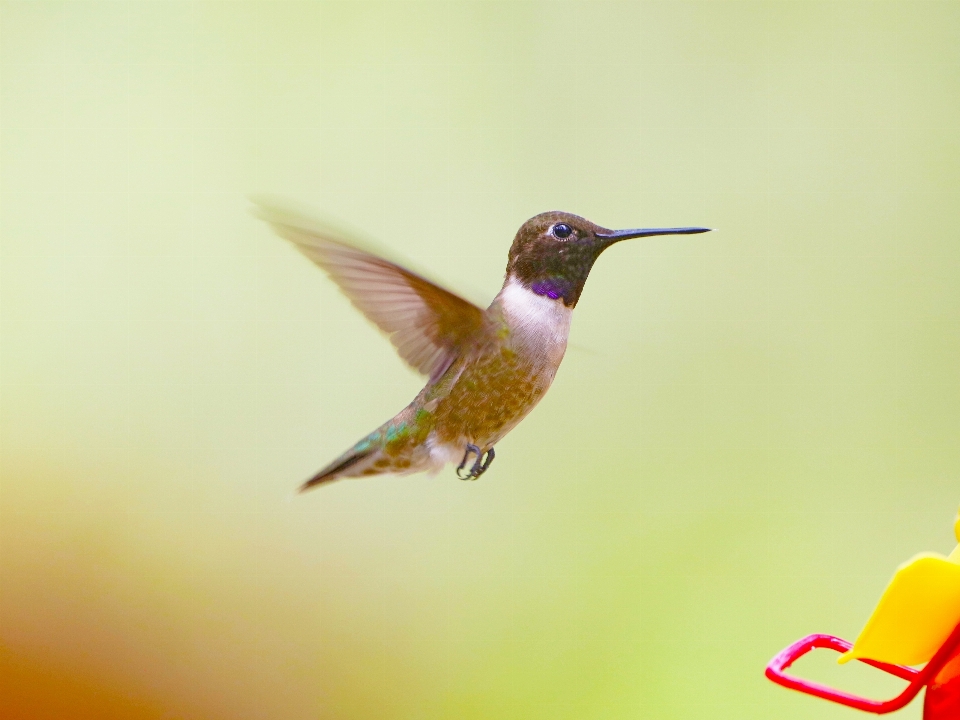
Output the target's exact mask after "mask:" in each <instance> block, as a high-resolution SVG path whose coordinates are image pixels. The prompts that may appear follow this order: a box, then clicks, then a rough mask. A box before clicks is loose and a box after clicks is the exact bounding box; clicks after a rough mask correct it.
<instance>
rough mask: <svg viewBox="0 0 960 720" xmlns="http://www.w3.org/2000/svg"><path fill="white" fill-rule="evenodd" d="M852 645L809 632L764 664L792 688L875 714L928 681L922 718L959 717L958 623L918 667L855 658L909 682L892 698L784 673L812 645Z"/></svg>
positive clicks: (888, 709) (901, 701)
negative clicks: (859, 693)
mask: <svg viewBox="0 0 960 720" xmlns="http://www.w3.org/2000/svg"><path fill="white" fill-rule="evenodd" d="M851 647H853V645H852V644H851V643H849V642H847V641H846V640H842V639H841V638H838V637H833V636H832V635H808V636H807V637H805V638H803V639H801V640H798V641H797V642H795V643H793V645H791V646H790V647H788V648H785V649H784V650H782V651H781V652H780V653H778V654H777V655H776V656H775V657H774V658H773V659H772V660H771V661H770V663H769V664H768V665H767V670H766V676H767V677H768V678H769V679H770V680H772V681H773V682H775V683H777V684H778V685H782V686H783V687H786V688H790V689H791V690H799V691H800V692H802V693H806V694H807V695H814V696H816V697H819V698H823V699H824V700H830V701H831V702H835V703H838V704H840V705H846V706H847V707H852V708H856V709H857V710H863V711H865V712H871V713H875V714H877V715H884V714H886V713H890V712H893V711H895V710H899V709H900V708H902V707H904V706H905V705H906V704H907V703H909V702H910V701H911V700H913V698H914V697H916V695H917V693H918V692H920V689H921V688H922V687H924V686H925V685H927V686H928V688H927V697H926V699H925V702H924V713H923V717H924V720H958V718H960V625H957V627H956V628H954V630H953V632H952V633H951V634H950V637H948V638H947V641H946V642H945V643H944V644H943V645H941V646H940V649H939V650H938V651H937V652H936V654H935V655H934V656H933V657H932V658H931V659H930V662H928V663H927V664H926V665H925V666H924V667H923V669H921V670H916V669H914V668H911V667H906V666H904V665H891V664H889V663H884V662H877V661H875V660H866V659H860V658H858V660H859V661H860V662H863V663H866V664H867V665H871V666H873V667H875V668H877V669H879V670H882V671H883V672H885V673H889V674H890V675H894V676H896V677H898V678H900V679H901V680H906V681H907V682H909V683H910V684H909V685H907V687H906V688H905V689H904V690H903V692H902V693H900V694H899V695H897V697H895V698H892V699H891V700H871V699H869V698H862V697H858V696H857V695H852V694H850V693H847V692H843V691H842V690H835V689H834V688H831V687H827V686H826V685H821V684H820V683H815V682H812V681H810V680H803V679H801V678H797V677H793V676H791V675H787V674H786V670H787V668H789V667H790V666H791V665H792V664H793V663H795V662H796V661H797V660H799V659H800V658H801V657H803V656H804V655H806V654H807V653H808V652H810V651H811V650H813V649H814V648H829V649H830V650H836V651H837V652H840V653H843V652H846V651H848V650H849V649H850V648H851Z"/></svg>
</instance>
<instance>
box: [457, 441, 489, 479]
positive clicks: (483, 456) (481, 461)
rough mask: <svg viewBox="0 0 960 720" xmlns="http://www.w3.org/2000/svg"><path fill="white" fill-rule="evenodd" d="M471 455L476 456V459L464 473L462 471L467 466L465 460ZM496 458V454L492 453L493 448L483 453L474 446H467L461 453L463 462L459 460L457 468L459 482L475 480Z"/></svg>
mask: <svg viewBox="0 0 960 720" xmlns="http://www.w3.org/2000/svg"><path fill="white" fill-rule="evenodd" d="M471 453H473V454H474V455H476V456H477V459H476V461H474V463H473V466H472V467H471V468H470V469H469V470H468V471H467V472H466V473H464V472H462V471H463V469H464V468H465V467H466V466H467V460H469V459H470V454H471ZM496 456H497V454H496V453H495V452H494V451H493V448H490V449H489V450H487V452H486V453H483V452H481V451H480V448H478V447H477V446H476V445H467V450H466V452H465V453H463V460H461V461H460V464H459V465H458V466H457V477H458V478H460V479H461V480H476V479H477V478H478V477H480V476H481V475H483V474H484V473H485V472H486V471H487V468H488V467H490V464H491V463H492V462H493V459H494V458H495V457H496Z"/></svg>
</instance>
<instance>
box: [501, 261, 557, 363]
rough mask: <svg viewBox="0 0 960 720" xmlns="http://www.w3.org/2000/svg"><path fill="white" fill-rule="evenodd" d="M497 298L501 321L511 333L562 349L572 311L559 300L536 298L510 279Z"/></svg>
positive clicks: (538, 296)
mask: <svg viewBox="0 0 960 720" xmlns="http://www.w3.org/2000/svg"><path fill="white" fill-rule="evenodd" d="M499 298H500V306H501V307H502V308H503V313H504V316H505V319H506V320H507V323H508V324H509V325H510V328H511V330H513V331H514V332H515V333H517V334H519V335H521V336H527V337H528V338H529V339H530V340H534V338H536V339H537V340H538V341H539V342H545V343H547V344H559V345H562V346H563V347H566V344H567V336H568V335H569V334H570V318H571V316H572V315H573V308H568V307H567V306H566V305H564V304H563V301H562V300H559V299H557V300H554V299H552V298H549V297H547V296H545V295H537V294H536V293H535V292H533V290H530V289H529V288H526V287H524V286H523V284H522V283H521V282H519V281H518V280H517V279H516V278H514V277H510V278H508V279H507V282H506V284H505V285H504V286H503V289H502V290H501V291H500V295H499Z"/></svg>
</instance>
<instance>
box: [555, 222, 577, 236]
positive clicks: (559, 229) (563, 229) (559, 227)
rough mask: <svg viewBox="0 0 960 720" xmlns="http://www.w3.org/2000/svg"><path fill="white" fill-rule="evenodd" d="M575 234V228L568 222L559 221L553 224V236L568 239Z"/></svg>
mask: <svg viewBox="0 0 960 720" xmlns="http://www.w3.org/2000/svg"><path fill="white" fill-rule="evenodd" d="M572 234H573V228H571V227H570V226H569V225H567V224H566V223H557V224H556V225H554V226H553V236H554V237H557V238H560V239H561V240H566V239H567V238H568V237H570V236H571V235H572Z"/></svg>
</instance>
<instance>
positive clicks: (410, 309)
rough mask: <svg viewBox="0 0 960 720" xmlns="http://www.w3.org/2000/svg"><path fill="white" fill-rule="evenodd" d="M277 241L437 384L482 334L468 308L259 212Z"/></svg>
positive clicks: (322, 236)
mask: <svg viewBox="0 0 960 720" xmlns="http://www.w3.org/2000/svg"><path fill="white" fill-rule="evenodd" d="M259 210H260V211H259V213H258V214H259V216H260V217H261V218H262V219H263V220H266V221H267V222H268V223H270V225H271V227H273V229H274V230H275V231H276V232H277V234H278V235H280V237H282V238H285V239H287V240H289V241H290V242H292V243H293V244H294V246H295V247H296V248H297V250H299V251H300V252H302V253H303V254H304V255H306V256H307V257H308V258H310V259H311V260H313V262H315V263H316V264H317V265H319V266H320V267H322V268H323V269H324V270H325V271H326V272H327V274H328V275H329V276H330V277H331V278H332V279H333V281H334V282H336V283H337V285H339V286H340V289H341V290H342V291H343V293H344V294H345V295H346V296H347V297H348V298H349V299H350V302H352V303H353V304H354V305H355V306H356V307H357V308H358V309H359V310H360V311H361V312H362V313H363V314H364V315H366V316H367V318H369V319H370V320H371V321H372V322H373V323H374V324H375V325H376V326H377V327H379V328H380V329H381V330H382V331H383V332H385V333H386V334H387V335H388V336H389V338H390V342H392V343H393V344H394V346H395V347H396V348H397V352H398V353H400V357H402V358H403V359H404V360H406V361H407V362H408V363H409V364H410V365H411V366H412V367H413V368H414V369H416V370H418V371H419V372H421V373H423V374H424V375H428V376H430V378H431V379H436V378H437V377H439V376H440V375H441V374H443V372H444V371H445V370H446V369H447V368H448V367H449V366H450V363H451V362H452V361H453V359H454V358H455V357H456V356H457V355H458V354H459V353H460V351H461V349H463V347H464V346H465V345H467V344H469V342H470V339H471V338H472V337H475V335H476V334H477V333H478V332H479V331H480V330H481V329H482V328H483V324H484V312H483V310H481V309H480V308H478V307H477V306H476V305H474V304H473V303H470V302H468V301H466V300H464V299H463V298H461V297H458V296H457V295H454V294H453V293H451V292H448V291H447V290H444V289H443V288H441V287H438V286H437V285H434V284H433V283H432V282H430V281H429V280H427V279H425V278H423V277H420V276H419V275H417V274H415V273H412V272H410V271H409V270H405V269H404V268H402V267H400V266H399V265H396V264H394V263H392V262H390V261H389V260H384V259H383V258H381V257H377V256H376V255H373V254H371V253H369V252H366V251H364V250H361V249H359V248H357V247H354V246H353V245H351V244H349V243H348V242H346V241H344V240H343V239H342V238H341V237H340V236H339V235H338V234H337V233H336V232H335V231H333V230H327V229H324V228H318V227H315V226H314V227H310V223H309V221H304V220H303V219H301V218H299V217H297V216H293V215H288V214H285V213H283V212H281V211H276V210H273V209H271V208H268V207H264V206H260V209H259Z"/></svg>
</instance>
